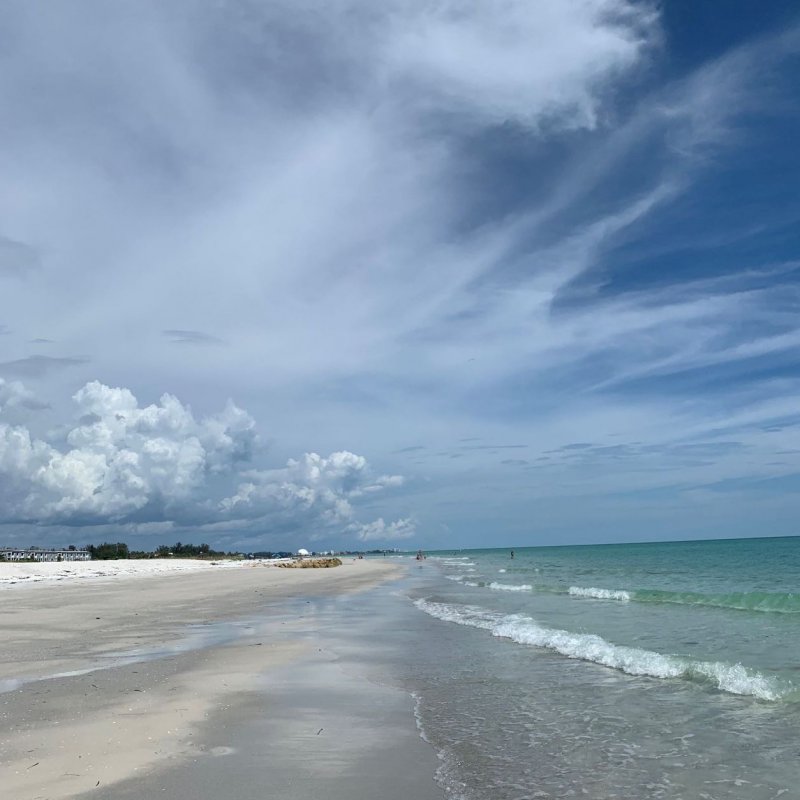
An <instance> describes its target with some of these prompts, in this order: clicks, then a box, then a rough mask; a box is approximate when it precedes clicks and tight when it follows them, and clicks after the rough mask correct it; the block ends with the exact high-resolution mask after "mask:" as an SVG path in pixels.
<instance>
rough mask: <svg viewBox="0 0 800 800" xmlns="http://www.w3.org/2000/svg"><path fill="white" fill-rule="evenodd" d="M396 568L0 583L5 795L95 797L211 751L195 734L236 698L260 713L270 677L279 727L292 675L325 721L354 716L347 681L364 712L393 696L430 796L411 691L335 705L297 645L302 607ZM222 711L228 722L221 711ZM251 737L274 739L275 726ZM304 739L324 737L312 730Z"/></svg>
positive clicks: (309, 636)
mask: <svg viewBox="0 0 800 800" xmlns="http://www.w3.org/2000/svg"><path fill="white" fill-rule="evenodd" d="M59 566H60V565H59ZM403 572H404V570H403V569H402V568H401V567H399V566H398V565H397V564H387V563H385V562H380V561H371V560H359V561H352V562H350V561H348V562H345V563H344V564H343V565H342V566H340V567H337V568H335V569H325V570H283V569H258V568H250V569H248V568H242V569H223V570H216V571H215V570H200V571H199V572H186V573H183V572H179V573H172V574H169V575H163V574H162V575H155V576H153V575H149V576H148V577H147V578H141V579H138V580H130V579H125V580H117V579H108V580H106V581H104V582H102V583H101V582H99V581H94V580H93V581H91V582H84V581H69V582H67V581H65V582H60V583H45V584H38V585H36V586H33V587H26V589H25V590H24V591H6V592H4V595H3V596H4V597H5V599H6V602H5V603H4V604H3V609H2V611H0V630H2V634H3V640H4V642H5V645H6V646H5V647H4V648H3V649H2V653H0V685H2V681H6V682H7V683H6V689H7V690H6V691H5V692H4V693H0V724H1V725H2V734H1V735H0V761H2V763H3V766H4V775H5V776H7V777H6V778H4V786H5V787H6V790H7V791H9V792H10V795H11V796H13V797H14V798H15V800H28V799H30V800H34V798H37V797H47V798H49V800H58V798H71V797H78V796H80V795H81V794H82V793H84V792H90V793H91V794H90V795H87V796H93V797H97V796H108V795H107V792H109V791H112V790H113V789H114V787H116V786H119V787H121V788H120V791H123V790H124V791H129V790H130V791H133V794H131V795H125V796H131V797H135V796H137V795H136V791H137V789H136V788H135V786H134V788H133V789H130V786H129V784H130V780H131V779H132V778H134V779H136V780H135V781H134V783H138V782H139V780H141V778H139V776H151V777H154V776H156V775H158V774H159V773H160V772H161V771H162V770H163V768H164V767H167V766H169V767H170V768H171V769H181V768H182V766H186V765H187V764H189V763H190V762H192V760H194V761H196V760H197V759H200V758H205V757H209V756H214V757H217V756H219V755H220V754H221V753H227V752H228V751H227V750H226V749H225V747H223V749H222V750H220V749H219V747H218V746H215V745H211V744H207V743H205V744H204V743H203V741H202V740H203V737H204V736H205V737H206V739H209V738H213V735H211V736H210V737H209V731H210V733H211V734H213V733H214V731H216V730H218V724H224V726H225V729H229V730H234V729H238V728H239V727H241V725H242V724H243V722H242V720H244V718H248V719H250V718H251V717H252V709H255V708H261V709H262V711H264V713H266V711H267V710H268V709H269V708H270V706H271V705H272V706H273V712H274V706H275V703H277V702H278V699H277V698H278V694H276V690H275V684H271V683H270V681H269V680H268V678H269V676H271V675H276V676H277V675H278V674H283V675H284V677H283V679H282V680H283V684H281V685H282V686H284V687H285V688H284V690H283V694H281V695H280V697H281V698H282V700H281V701H280V703H282V705H281V706H280V707H281V708H282V715H281V719H283V723H282V728H283V730H284V733H285V731H287V730H288V729H290V728H291V727H292V714H293V713H295V711H297V709H295V711H293V705H292V703H293V698H295V699H296V698H297V696H298V694H297V691H298V689H297V686H295V687H294V689H293V688H292V686H291V683H292V681H295V682H296V681H297V680H299V676H301V675H305V676H306V678H305V683H304V688H303V689H302V692H301V693H302V695H303V696H304V697H306V698H310V697H316V698H317V702H318V704H319V707H318V709H317V710H318V712H319V713H322V714H325V713H328V712H330V713H331V714H332V716H333V717H337V716H338V719H339V724H338V727H339V728H342V727H343V726H344V727H345V728H346V727H347V719H348V715H350V716H351V717H352V715H353V714H355V715H356V716H359V715H358V713H357V709H358V707H359V703H358V702H357V698H358V696H359V691H361V690H363V693H364V697H365V699H367V698H368V696H370V695H371V694H374V693H375V692H377V693H378V694H379V695H380V698H379V700H376V698H375V697H374V696H371V697H369V699H368V702H367V706H366V709H365V710H366V711H368V712H369V711H370V710H371V709H372V708H374V707H375V704H376V702H379V704H381V703H382V704H384V705H388V706H392V707H393V709H394V711H393V720H394V722H393V724H394V726H395V728H396V729H397V730H406V731H407V732H408V731H411V732H413V739H415V740H418V742H414V741H411V740H409V741H406V743H405V745H404V747H405V750H406V751H410V750H413V751H414V758H415V759H416V760H417V761H419V760H420V759H422V761H424V760H425V758H426V757H427V756H429V757H430V758H431V759H432V761H431V762H430V764H429V766H430V770H429V771H430V784H431V787H432V791H431V794H430V796H431V797H436V796H439V795H437V794H436V793H435V792H434V791H433V790H434V789H435V788H436V787H435V786H434V784H433V771H434V770H435V761H436V759H435V756H434V755H433V753H432V751H430V752H428V751H429V750H430V748H428V747H427V745H424V743H422V741H421V740H420V739H419V736H418V733H417V731H416V724H415V720H414V716H413V704H412V702H411V699H410V698H409V697H407V696H403V693H402V692H401V693H399V694H397V691H396V690H393V689H389V688H388V687H383V688H382V689H381V690H380V691H378V689H376V688H375V687H374V686H373V687H371V688H369V690H368V691H367V689H366V687H364V686H358V687H356V686H353V685H350V689H351V690H352V691H350V699H349V701H348V702H342V701H341V698H340V699H339V700H336V697H337V696H338V695H337V691H340V690H342V687H343V686H344V683H343V682H342V681H340V680H337V681H336V686H334V685H332V682H333V681H334V680H335V679H336V672H335V670H336V666H335V663H334V662H333V661H331V662H330V663H328V661H327V660H326V659H327V656H324V655H323V654H322V652H321V650H320V651H319V652H318V651H317V648H315V647H314V643H313V636H314V633H313V631H314V624H315V621H314V613H313V611H312V610H313V609H315V608H317V607H318V606H320V604H323V603H328V604H331V603H332V604H333V606H332V607H333V608H334V610H335V608H336V598H340V597H342V596H343V595H348V596H351V597H352V596H353V595H354V593H359V592H364V591H366V590H368V589H371V588H373V587H375V586H377V585H379V584H381V583H383V582H386V581H390V580H392V579H394V578H397V577H399V576H400V575H402V574H403ZM332 670H333V671H332ZM14 681H17V683H16V685H15V684H14V683H13V682H14ZM334 689H336V690H337V691H334ZM357 690H358V691H357ZM390 695H391V698H390ZM337 703H338V705H337ZM235 708H239V709H240V713H239V715H238V717H237V716H236V714H234V715H233V716H231V713H232V712H231V709H235ZM354 709H355V710H354ZM226 715H227V716H226ZM368 716H369V715H368V714H367V717H365V718H364V719H361V720H360V723H359V724H360V725H361V726H362V727H363V725H364V724H365V719H366V718H368ZM273 718H275V714H274V713H273ZM223 719H224V723H219V720H223ZM213 720H217V721H218V722H217V723H212V721H213ZM350 722H352V719H351V720H350ZM209 725H210V726H211V727H210V728H209ZM331 725H334V726H336V723H335V722H331ZM323 727H325V726H323ZM379 732H380V731H373V735H372V737H371V739H370V741H362V742H361V743H360V744H359V743H357V742H353V743H352V744H353V747H352V749H351V750H350V751H349V753H346V752H345V751H342V752H341V753H340V755H341V758H342V759H344V762H346V761H347V760H348V759H349V760H350V761H353V762H355V761H357V760H358V759H359V758H360V757H361V755H362V754H363V752H366V751H365V748H366V749H367V750H368V749H369V747H370V746H371V744H370V742H372V743H374V742H377V741H379V739H380V737H379V736H378V733H379ZM262 733H264V732H263V731H262ZM266 735H268V737H269V736H271V737H273V738H275V737H277V739H280V740H281V741H282V740H283V738H286V737H285V736H282V734H281V731H280V730H279V729H278V728H274V729H271V730H270V731H269V732H267V734H266ZM234 738H235V737H234ZM301 738H302V737H301ZM341 743H342V740H341V737H340V738H339V744H341ZM277 744H278V742H277V741H273V742H272V744H271V748H270V749H271V750H273V751H274V749H275V747H276V746H277ZM313 744H316V745H318V746H319V747H323V746H324V745H326V743H325V742H323V741H322V739H318V740H317V741H316V742H313ZM304 746H307V744H306V745H304ZM419 746H422V747H423V748H425V750H418V749H417V748H418V747H419ZM215 747H216V749H215ZM290 755H291V753H290V752H288V751H287V754H286V756H285V758H284V759H283V761H284V762H285V761H287V759H288V758H289V757H290ZM216 763H217V762H215V764H216ZM280 766H281V765H280V764H279V765H277V766H276V769H277V768H278V767H280ZM126 781H127V783H126ZM98 782H99V783H98ZM312 782H313V781H312ZM126 786H127V788H122V787H126ZM100 787H104V788H103V794H102V795H99V794H98V790H99V788H100ZM319 790H320V791H322V787H319ZM355 793H356V794H358V789H357V787H356V790H355ZM144 796H146V795H142V797H144ZM176 796H177V795H176ZM193 796H198V797H202V795H193ZM208 796H209V797H212V796H216V795H213V794H209V795H208Z"/></svg>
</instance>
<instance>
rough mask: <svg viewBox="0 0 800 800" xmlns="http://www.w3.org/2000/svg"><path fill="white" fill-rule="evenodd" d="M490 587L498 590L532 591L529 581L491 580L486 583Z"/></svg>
mask: <svg viewBox="0 0 800 800" xmlns="http://www.w3.org/2000/svg"><path fill="white" fill-rule="evenodd" d="M486 585H487V586H488V587H489V588H490V589H494V590H495V591H498V592H532V591H533V587H532V586H531V585H530V584H529V583H497V581H492V582H491V583H488V584H486Z"/></svg>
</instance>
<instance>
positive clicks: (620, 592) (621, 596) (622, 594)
mask: <svg viewBox="0 0 800 800" xmlns="http://www.w3.org/2000/svg"><path fill="white" fill-rule="evenodd" d="M569 593H570V594H571V595H572V596H573V597H587V598H591V599H593V600H622V601H627V600H630V599H631V595H630V592H626V591H625V590H624V589H595V588H594V587H593V586H592V587H589V588H588V589H585V588H584V587H583V586H570V587H569Z"/></svg>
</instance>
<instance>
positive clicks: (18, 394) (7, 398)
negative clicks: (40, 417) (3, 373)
mask: <svg viewBox="0 0 800 800" xmlns="http://www.w3.org/2000/svg"><path fill="white" fill-rule="evenodd" d="M45 408H47V404H46V403H43V402H41V401H40V400H38V399H37V398H36V395H35V394H34V393H33V392H32V391H30V389H28V388H27V387H26V386H25V385H24V384H23V383H22V382H21V381H6V380H4V379H3V378H0V417H3V416H6V415H8V414H9V413H10V412H13V411H19V410H28V411H41V410H42V409H45Z"/></svg>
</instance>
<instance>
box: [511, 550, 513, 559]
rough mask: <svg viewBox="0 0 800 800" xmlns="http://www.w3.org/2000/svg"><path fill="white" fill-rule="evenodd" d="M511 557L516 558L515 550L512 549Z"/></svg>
mask: <svg viewBox="0 0 800 800" xmlns="http://www.w3.org/2000/svg"><path fill="white" fill-rule="evenodd" d="M511 558H514V551H513V550H512V551H511Z"/></svg>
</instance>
